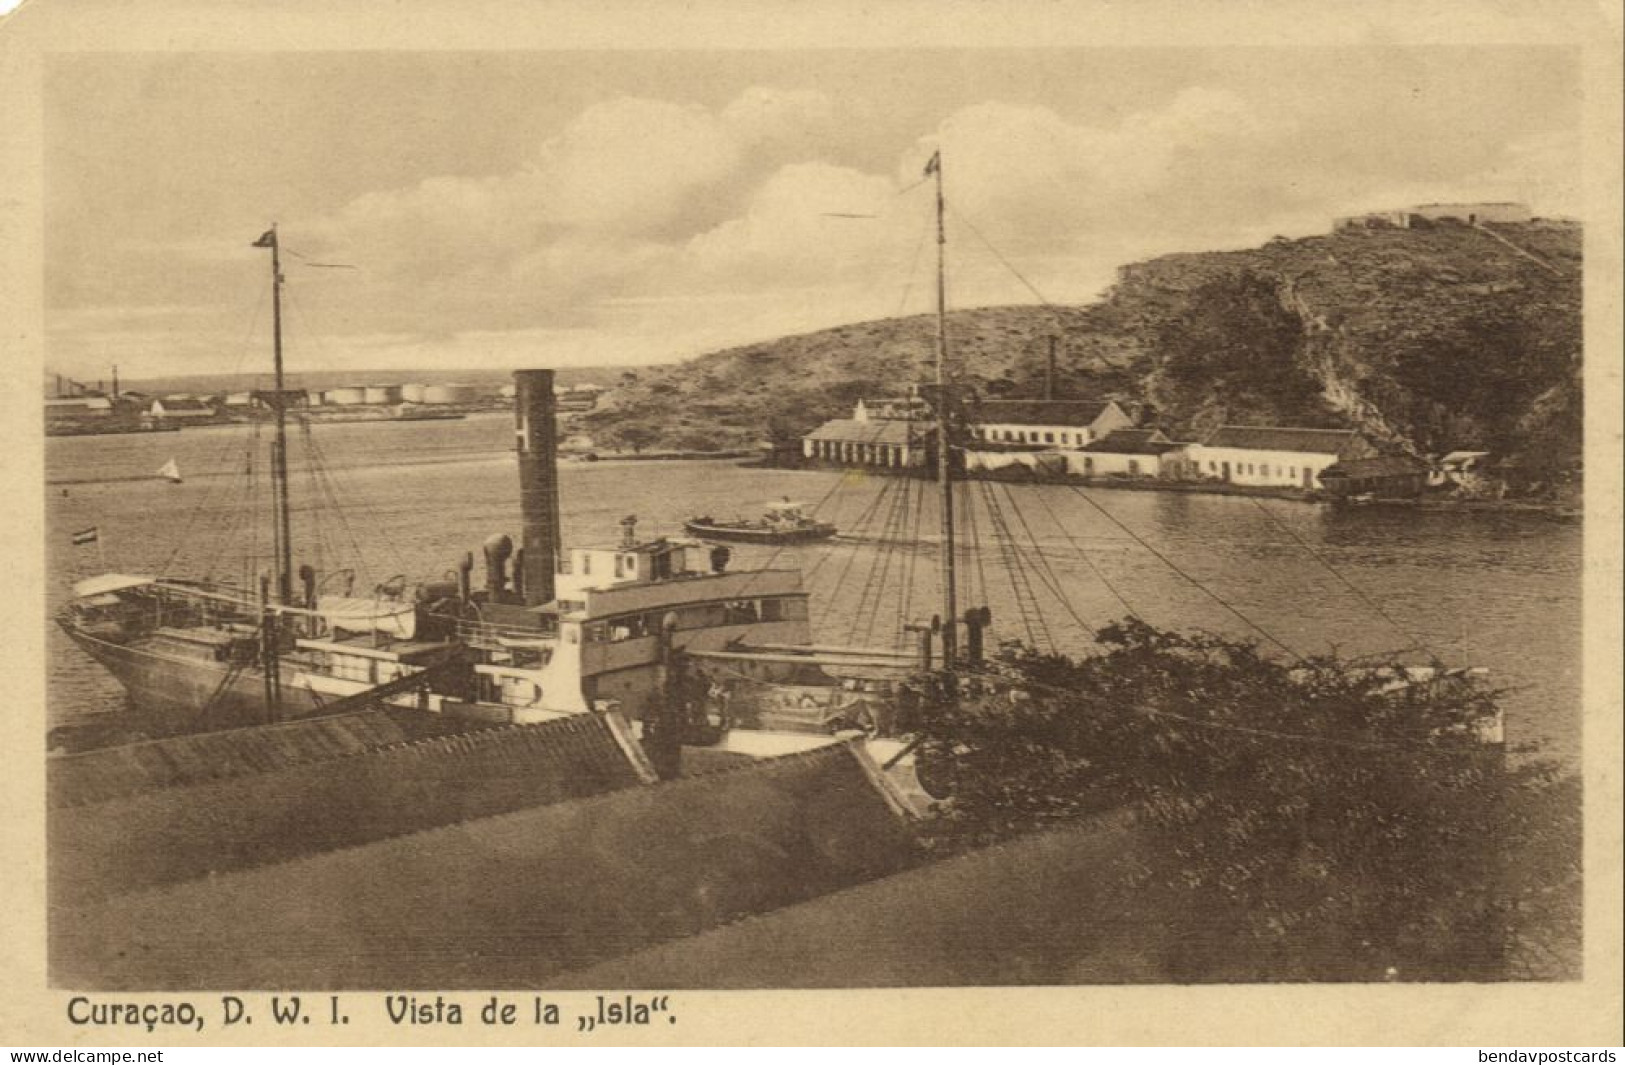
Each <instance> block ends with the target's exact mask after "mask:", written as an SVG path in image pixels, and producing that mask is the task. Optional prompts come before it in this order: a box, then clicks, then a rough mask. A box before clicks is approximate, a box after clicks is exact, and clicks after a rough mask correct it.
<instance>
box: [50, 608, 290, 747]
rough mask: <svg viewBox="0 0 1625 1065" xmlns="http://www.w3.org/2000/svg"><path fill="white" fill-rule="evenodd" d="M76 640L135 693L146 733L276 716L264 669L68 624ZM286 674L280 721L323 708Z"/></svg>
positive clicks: (132, 698) (199, 728)
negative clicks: (206, 658)
mask: <svg viewBox="0 0 1625 1065" xmlns="http://www.w3.org/2000/svg"><path fill="white" fill-rule="evenodd" d="M63 628H64V630H65V631H66V632H67V634H68V636H69V637H70V638H71V639H72V640H73V642H74V643H75V644H76V645H77V646H78V647H79V648H80V649H81V650H83V651H84V652H85V653H86V654H88V655H90V657H92V658H94V659H95V660H96V661H97V662H98V663H99V664H100V665H101V666H102V668H104V669H106V670H107V671H108V672H109V673H111V674H112V675H113V677H114V679H115V680H117V681H118V682H119V684H120V685H122V686H123V688H124V690H125V692H126V693H128V695H129V697H130V703H131V706H132V709H133V711H134V716H135V717H136V718H137V719H139V727H140V729H141V730H142V731H143V732H147V733H152V734H159V735H175V734H179V733H185V732H208V731H214V730H216V729H224V728H239V727H242V726H244V725H263V724H266V723H268V722H269V721H271V720H272V718H271V716H270V713H269V710H268V708H267V703H266V698H265V674H264V671H263V670H261V669H258V668H240V669H231V668H230V667H228V666H227V665H226V664H225V663H215V662H207V661H202V660H198V659H190V658H182V657H179V656H176V655H165V654H160V653H158V652H156V651H153V650H151V649H148V648H146V647H143V646H142V645H141V644H139V643H131V644H124V643H114V642H112V641H109V640H104V639H101V638H99V637H97V636H95V635H92V634H90V633H87V632H84V631H81V630H79V629H76V628H74V627H72V626H70V625H64V626H63ZM290 679H291V678H288V677H286V676H284V678H283V685H282V692H281V703H282V706H281V711H280V713H279V714H278V718H277V719H278V720H286V719H288V718H295V717H305V716H309V715H311V714H315V713H319V712H320V711H321V709H322V703H321V701H320V700H319V699H318V697H317V695H316V693H314V692H312V691H310V690H309V689H306V688H302V687H294V686H292V685H291V684H290V683H289V680H290Z"/></svg>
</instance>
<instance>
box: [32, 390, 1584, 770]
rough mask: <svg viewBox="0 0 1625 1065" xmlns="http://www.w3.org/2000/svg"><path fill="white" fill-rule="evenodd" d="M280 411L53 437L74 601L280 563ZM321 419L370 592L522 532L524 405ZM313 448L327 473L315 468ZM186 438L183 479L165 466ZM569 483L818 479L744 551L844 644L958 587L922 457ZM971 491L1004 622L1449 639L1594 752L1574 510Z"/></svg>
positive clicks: (1313, 648) (624, 466) (661, 465)
mask: <svg viewBox="0 0 1625 1065" xmlns="http://www.w3.org/2000/svg"><path fill="white" fill-rule="evenodd" d="M256 432H257V431H256V430H254V429H253V428H251V427H248V426H240V425H239V426H220V427H209V428H193V429H187V430H185V431H183V432H181V433H158V434H147V435H128V436H84V437H61V438H52V439H50V440H48V441H47V445H46V481H47V487H46V510H47V557H48V565H49V574H48V581H47V588H48V593H47V594H48V605H49V607H50V609H51V610H52V611H54V610H55V609H56V608H57V607H58V606H60V605H61V604H62V603H63V602H64V601H65V600H66V598H67V597H68V594H69V589H70V586H71V584H72V582H73V581H74V580H76V579H79V578H82V577H86V576H91V575H93V574H95V573H99V572H106V571H108V570H114V571H118V572H127V573H138V574H163V575H166V576H172V577H201V576H205V575H208V576H211V577H214V578H230V579H235V580H239V581H241V582H243V583H244V584H245V585H246V586H249V587H255V586H257V585H256V584H255V581H256V575H257V574H258V573H262V572H265V571H267V570H268V569H269V567H270V564H271V554H272V551H271V543H270V532H269V529H270V522H269V518H268V513H269V502H268V496H269V472H268V469H267V468H266V461H265V458H264V447H263V443H264V440H263V439H261V440H260V444H261V446H260V447H259V448H258V449H255V448H253V447H251V444H252V443H253V440H254V438H255V436H256ZM258 432H260V433H263V435H264V436H267V437H268V431H265V430H261V431H258ZM311 433H312V434H313V435H312V436H309V437H307V436H306V435H305V434H304V433H302V432H299V431H295V432H294V433H293V436H292V446H291V448H290V451H291V458H290V467H291V469H292V470H294V471H295V472H294V473H293V474H292V477H291V481H292V495H293V522H294V526H295V543H296V545H297V547H298V550H297V552H296V559H295V562H296V564H298V563H300V562H311V563H313V564H315V565H316V566H317V567H318V569H319V570H320V571H322V572H324V573H333V574H334V576H332V577H329V578H327V583H326V584H325V588H326V590H330V591H335V592H342V591H343V590H344V587H345V585H348V586H349V588H350V591H351V594H355V595H365V594H369V593H370V591H371V589H373V588H374V587H376V586H377V585H379V584H382V583H389V582H391V581H395V580H404V581H405V582H407V583H412V582H416V581H420V580H430V579H442V578H444V577H445V576H446V575H447V574H448V573H450V572H451V571H452V570H453V569H454V568H455V566H456V563H457V560H458V558H459V557H460V556H461V555H462V554H463V553H464V552H465V551H473V552H475V554H476V557H478V552H479V545H480V544H481V542H482V541H483V540H484V539H485V538H486V537H487V536H489V535H491V534H492V533H496V532H507V533H509V534H511V535H513V536H514V537H515V539H517V537H518V531H519V529H518V525H519V507H518V483H517V463H516V461H515V458H514V456H513V454H512V450H511V449H512V441H513V421H512V418H511V416H508V415H505V414H504V415H475V416H471V417H469V418H467V419H464V420H460V421H440V422H423V423H416V424H413V423H390V422H370V423H369V422H356V423H349V424H340V425H328V426H320V427H317V428H316V429H313V430H311ZM312 453H314V454H316V455H317V456H318V457H319V458H320V459H321V460H322V461H321V463H320V464H319V466H318V469H319V471H320V472H308V473H307V472H303V471H304V470H305V469H306V468H307V466H308V465H309V464H308V463H307V462H306V459H307V457H308V456H309V455H310V454H312ZM171 458H173V459H174V460H175V462H176V465H177V466H178V467H179V469H180V471H181V472H182V475H183V476H184V481H183V482H182V483H179V484H172V483H168V482H166V481H164V480H162V479H161V478H159V476H158V472H157V471H158V470H159V468H160V467H161V466H162V465H163V464H164V463H165V462H166V461H167V460H169V459H171ZM560 493H561V502H562V509H563V514H562V531H563V534H564V539H565V543H566V544H567V545H583V544H589V543H608V542H613V541H614V540H616V539H617V538H618V536H619V535H620V530H619V526H618V523H619V522H620V520H621V519H622V518H624V517H626V516H628V515H636V517H637V519H638V532H639V535H640V536H644V537H652V536H657V535H675V534H680V533H681V526H682V522H683V520H684V519H686V518H690V517H693V516H696V515H701V514H707V515H711V516H713V517H717V518H725V517H731V516H734V515H736V514H739V515H746V516H754V515H756V514H759V513H760V510H761V506H762V504H763V503H766V502H768V501H771V500H778V499H783V498H791V499H795V500H799V501H804V502H806V503H809V504H819V507H818V516H819V517H820V518H823V519H827V520H830V521H833V522H835V523H836V525H837V526H839V527H840V529H841V532H842V535H841V536H839V537H838V538H837V539H835V540H834V541H830V542H826V543H815V544H806V545H797V546H792V547H784V548H781V549H772V548H763V547H748V546H732V548H731V550H732V552H733V560H732V563H731V568H735V569H743V568H751V567H753V566H759V565H763V564H771V565H772V566H774V567H782V568H798V569H800V570H802V572H803V574H804V576H805V579H806V581H807V586H808V587H809V589H810V590H811V591H812V593H813V602H814V605H813V617H814V622H815V637H816V639H817V641H818V642H820V643H842V644H846V643H861V644H866V645H877V646H880V645H884V646H903V645H904V642H903V634H902V632H901V626H902V624H903V623H906V622H918V621H922V620H927V619H929V617H930V616H931V614H933V613H935V612H936V611H937V610H938V609H939V607H938V595H939V592H938V584H937V576H936V573H937V554H936V549H937V544H938V543H940V538H939V533H938V528H937V503H936V500H935V499H934V498H933V497H931V496H930V495H929V492H928V486H926V485H924V484H922V483H920V482H911V481H905V480H900V479H897V478H884V477H873V476H865V475H863V474H859V473H846V474H843V473H839V472H836V471H827V470H826V471H794V470H773V469H750V468H744V467H741V466H739V465H737V464H736V463H734V462H731V461H659V460H657V461H604V462H581V461H566V462H564V463H562V464H561V467H560ZM961 495H962V501H961V504H962V505H961V508H959V518H960V526H961V536H962V537H964V538H966V539H967V540H969V539H971V537H970V536H969V534H970V533H973V532H974V534H975V536H974V543H967V544H966V546H965V548H964V552H963V554H962V556H961V558H960V567H959V568H960V575H961V576H960V589H961V595H960V605H961V609H963V608H964V607H966V606H972V605H978V604H979V603H980V602H982V601H985V602H986V603H987V604H988V605H989V606H990V607H991V608H992V611H993V617H994V622H993V637H994V638H995V639H999V638H1019V639H1023V640H1026V641H1028V642H1035V643H1037V644H1039V645H1040V646H1042V647H1045V648H1046V649H1048V648H1049V647H1052V646H1053V647H1054V648H1055V649H1057V650H1060V651H1063V652H1069V653H1078V652H1083V651H1085V650H1086V649H1087V647H1088V643H1089V637H1088V632H1089V631H1090V630H1092V629H1094V628H1096V627H1099V626H1101V625H1104V624H1107V623H1108V622H1110V621H1113V620H1115V619H1117V618H1120V617H1122V616H1124V615H1125V614H1126V613H1128V612H1129V611H1131V610H1132V612H1133V613H1134V614H1135V615H1137V616H1139V617H1141V618H1143V619H1144V620H1146V621H1147V622H1150V623H1152V624H1154V625H1158V626H1162V627H1172V628H1188V629H1206V630H1210V631H1217V632H1222V633H1225V634H1228V635H1234V636H1247V637H1253V638H1256V639H1258V640H1259V641H1260V642H1261V643H1264V644H1266V645H1268V646H1270V647H1274V648H1275V649H1276V650H1277V651H1279V650H1280V646H1279V645H1284V646H1285V647H1286V648H1287V649H1289V650H1290V651H1291V652H1292V653H1294V654H1300V655H1301V654H1312V653H1320V652H1326V651H1330V650H1334V649H1335V650H1336V651H1337V652H1339V653H1341V654H1343V655H1347V656H1375V655H1386V654H1389V653H1392V652H1396V651H1403V652H1404V654H1403V656H1402V657H1403V659H1404V660H1405V661H1410V662H1419V661H1423V660H1425V658H1426V657H1427V656H1428V655H1433V656H1437V657H1438V658H1439V659H1442V660H1443V661H1445V662H1446V663H1448V664H1451V665H1473V666H1483V667H1487V668H1488V669H1489V670H1490V678H1491V683H1492V685H1493V686H1495V687H1497V688H1501V689H1504V690H1506V692H1507V695H1506V698H1505V705H1506V706H1507V711H1508V716H1507V727H1508V739H1509V740H1510V741H1512V742H1514V743H1530V742H1533V743H1538V744H1540V745H1541V746H1542V748H1543V749H1544V750H1545V752H1546V753H1548V754H1551V755H1554V756H1557V757H1560V758H1565V759H1573V758H1575V757H1576V756H1577V754H1578V751H1579V743H1580V731H1581V730H1580V687H1581V682H1580V668H1581V658H1580V635H1581V562H1582V559H1581V526H1580V525H1579V524H1578V523H1576V522H1565V521H1557V520H1553V519H1551V518H1549V517H1546V516H1544V515H1540V514H1528V513H1498V512H1453V511H1417V510H1412V509H1405V508H1397V509H1389V508H1353V509H1344V508H1334V507H1330V506H1325V505H1319V504H1306V503H1300V502H1295V501H1286V500H1259V499H1253V498H1245V497H1228V496H1208V495H1197V494H1188V493H1161V492H1150V491H1113V490H1110V489H1084V490H1075V489H1071V488H1067V487H1062V486H1053V485H1052V486H1037V485H1015V486H1003V485H991V484H985V483H979V484H969V485H963V486H961ZM967 508H968V509H967ZM92 528H94V529H95V530H96V531H97V535H96V539H95V542H94V543H88V544H82V545H79V546H75V545H74V543H73V540H74V534H76V533H83V532H85V531H87V530H89V529H92ZM476 579H478V577H476ZM1277 641H1278V643H1277ZM1418 648H1420V649H1418ZM1283 653H1284V652H1283ZM47 655H48V661H47V670H48V677H47V692H48V698H49V707H48V709H49V714H50V717H51V720H52V721H53V722H55V723H68V722H76V721H83V720H85V719H87V718H89V717H92V716H94V715H103V714H108V713H115V712H117V711H118V710H119V709H120V708H121V707H122V705H123V694H122V691H121V689H120V688H119V687H118V685H117V684H116V683H114V682H113V680H112V679H111V678H110V677H109V676H108V675H106V674H105V673H104V672H102V671H101V670H100V669H99V668H98V667H97V666H96V665H95V664H94V663H92V662H91V661H90V660H89V659H88V658H87V657H85V656H84V655H83V654H82V653H81V652H80V651H78V649H76V648H75V647H74V646H73V645H72V644H71V643H70V642H69V641H68V639H67V638H66V637H65V636H64V635H63V634H62V633H61V632H60V631H58V630H57V629H56V627H55V626H54V625H51V626H50V635H49V637H48V643H47Z"/></svg>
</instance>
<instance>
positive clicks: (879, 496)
mask: <svg viewBox="0 0 1625 1065" xmlns="http://www.w3.org/2000/svg"><path fill="white" fill-rule="evenodd" d="M891 489H892V482H891V480H890V479H889V478H888V479H886V481H885V483H883V484H882V485H881V486H880V491H879V492H877V493H875V497H874V499H872V500H870V502H869V505H868V506H867V507H865V508H864V511H863V513H862V514H860V515H859V517H858V523H857V525H856V526H855V527H854V529H853V532H854V533H855V534H856V533H862V532H867V530H868V527H869V522H870V521H871V520H872V519H873V516H874V513H875V511H876V510H878V509H879V508H880V504H881V502H882V501H884V500H885V499H886V497H887V495H888V494H889V493H890V492H891ZM861 553H862V547H861V545H859V544H856V543H854V544H853V545H852V552H851V554H849V555H848V556H847V559H846V565H845V566H843V567H842V568H841V571H840V573H839V574H837V575H836V578H835V586H834V588H833V589H832V590H831V591H830V594H829V596H828V598H827V600H826V602H825V606H824V614H825V617H828V616H829V614H830V612H832V611H833V610H834V609H835V604H836V602H837V601H839V599H840V592H841V588H842V587H843V586H844V585H845V584H846V578H847V574H848V573H850V572H851V570H852V565H853V563H855V562H856V561H857V558H858V555H859V554H861ZM828 557H829V556H828V555H826V556H825V558H828ZM810 577H811V575H810V574H809V579H810Z"/></svg>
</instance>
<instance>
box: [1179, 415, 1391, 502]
mask: <svg viewBox="0 0 1625 1065" xmlns="http://www.w3.org/2000/svg"><path fill="white" fill-rule="evenodd" d="M1376 453H1377V450H1376V448H1374V447H1372V446H1371V442H1370V441H1368V440H1366V439H1365V437H1363V436H1361V435H1360V434H1359V433H1358V432H1356V431H1355V430H1353V429H1287V428H1280V427H1276V426H1254V425H1225V426H1221V427H1220V428H1218V429H1216V430H1214V431H1213V432H1212V433H1211V434H1210V435H1209V436H1208V438H1207V439H1206V440H1204V441H1202V443H1200V444H1196V445H1192V446H1191V447H1190V448H1188V449H1187V452H1186V454H1187V455H1188V457H1189V459H1190V465H1191V467H1192V470H1193V472H1194V473H1195V474H1196V476H1198V477H1200V478H1202V479H1203V480H1213V481H1223V482H1225V483H1226V484H1241V485H1253V486H1257V487H1270V488H1302V489H1305V490H1316V489H1319V488H1322V487H1324V486H1323V485H1322V484H1321V483H1320V471H1322V470H1324V469H1325V468H1326V467H1328V466H1330V465H1331V464H1332V463H1334V462H1337V461H1338V460H1339V459H1362V458H1370V457H1372V456H1374V455H1376Z"/></svg>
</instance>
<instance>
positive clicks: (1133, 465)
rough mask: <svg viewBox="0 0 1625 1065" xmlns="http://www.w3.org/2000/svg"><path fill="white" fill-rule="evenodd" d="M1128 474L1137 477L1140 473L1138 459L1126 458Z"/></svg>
mask: <svg viewBox="0 0 1625 1065" xmlns="http://www.w3.org/2000/svg"><path fill="white" fill-rule="evenodd" d="M1128 475H1129V476H1130V477H1138V476H1139V475H1140V461H1139V460H1138V459H1129V460H1128Z"/></svg>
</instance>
